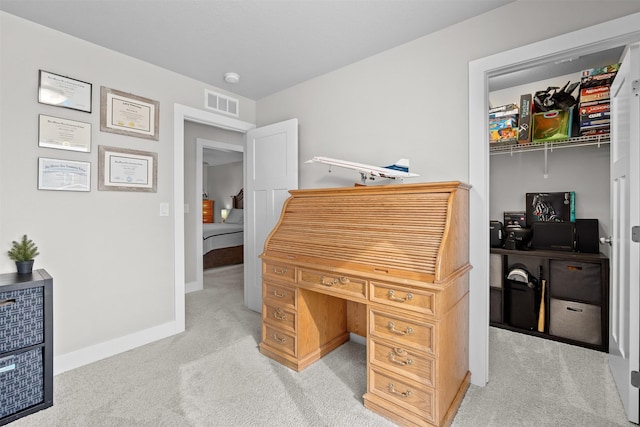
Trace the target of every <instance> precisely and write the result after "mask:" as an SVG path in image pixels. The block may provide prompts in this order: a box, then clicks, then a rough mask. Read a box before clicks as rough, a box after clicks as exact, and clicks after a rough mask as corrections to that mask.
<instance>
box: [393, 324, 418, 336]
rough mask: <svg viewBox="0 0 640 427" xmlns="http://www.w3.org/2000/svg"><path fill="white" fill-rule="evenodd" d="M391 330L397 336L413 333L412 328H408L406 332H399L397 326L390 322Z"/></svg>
mask: <svg viewBox="0 0 640 427" xmlns="http://www.w3.org/2000/svg"><path fill="white" fill-rule="evenodd" d="M389 330H390V331H391V332H393V333H394V334H397V335H409V334H412V333H413V328H412V327H411V326H409V327H407V329H406V330H404V331H399V330H397V329H396V324H395V323H393V322H389Z"/></svg>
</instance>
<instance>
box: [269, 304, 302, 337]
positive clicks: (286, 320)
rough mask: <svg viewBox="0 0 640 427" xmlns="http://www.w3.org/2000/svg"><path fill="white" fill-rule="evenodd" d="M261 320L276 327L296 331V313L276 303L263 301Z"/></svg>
mask: <svg viewBox="0 0 640 427" xmlns="http://www.w3.org/2000/svg"><path fill="white" fill-rule="evenodd" d="M262 320H263V321H264V322H267V323H270V324H272V325H274V326H275V327H277V328H278V329H286V330H288V331H291V332H295V331H296V313H295V311H293V310H287V309H286V308H283V307H280V306H278V305H276V304H270V303H268V302H265V303H264V304H263V305H262Z"/></svg>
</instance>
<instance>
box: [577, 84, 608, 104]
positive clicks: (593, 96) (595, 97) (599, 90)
mask: <svg viewBox="0 0 640 427" xmlns="http://www.w3.org/2000/svg"><path fill="white" fill-rule="evenodd" d="M605 99H609V86H596V87H588V88H585V89H580V105H582V103H583V102H590V101H602V100H605Z"/></svg>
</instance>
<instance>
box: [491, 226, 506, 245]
mask: <svg viewBox="0 0 640 427" xmlns="http://www.w3.org/2000/svg"><path fill="white" fill-rule="evenodd" d="M489 237H490V240H491V247H492V248H501V247H502V244H503V243H504V234H503V232H502V223H501V222H500V221H489Z"/></svg>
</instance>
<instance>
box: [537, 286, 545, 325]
mask: <svg viewBox="0 0 640 427" xmlns="http://www.w3.org/2000/svg"><path fill="white" fill-rule="evenodd" d="M544 285H545V281H544V280H543V281H542V296H541V297H540V312H539V313H538V332H544V316H545V314H544Z"/></svg>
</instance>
